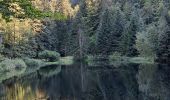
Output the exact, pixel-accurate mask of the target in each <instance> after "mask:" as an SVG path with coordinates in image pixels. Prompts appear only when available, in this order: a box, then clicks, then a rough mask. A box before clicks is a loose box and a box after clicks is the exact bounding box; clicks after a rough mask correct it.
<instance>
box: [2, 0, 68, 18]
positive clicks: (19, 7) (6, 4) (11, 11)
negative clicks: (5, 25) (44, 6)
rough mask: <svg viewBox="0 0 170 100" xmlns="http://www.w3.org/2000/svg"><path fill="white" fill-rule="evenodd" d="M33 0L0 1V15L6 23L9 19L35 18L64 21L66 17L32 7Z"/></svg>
mask: <svg viewBox="0 0 170 100" xmlns="http://www.w3.org/2000/svg"><path fill="white" fill-rule="evenodd" d="M31 1H33V0H0V13H1V14H2V17H3V18H4V19H5V20H6V21H10V18H11V17H16V18H21V19H24V18H32V19H34V18H36V19H41V18H45V17H49V18H52V19H54V20H66V19H67V17H66V16H64V15H63V14H61V13H59V12H55V13H53V12H51V11H48V12H43V11H41V10H39V9H37V8H35V7H34V6H33V5H32V2H31Z"/></svg>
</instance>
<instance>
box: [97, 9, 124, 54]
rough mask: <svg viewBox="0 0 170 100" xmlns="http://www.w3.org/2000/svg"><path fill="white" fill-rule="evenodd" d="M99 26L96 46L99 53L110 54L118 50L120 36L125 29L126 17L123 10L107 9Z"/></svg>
mask: <svg viewBox="0 0 170 100" xmlns="http://www.w3.org/2000/svg"><path fill="white" fill-rule="evenodd" d="M100 23H101V24H100V26H99V27H98V32H97V33H96V34H97V35H96V36H97V38H96V39H97V44H96V47H97V49H98V52H99V53H102V54H106V55H108V54H110V53H112V52H115V51H118V47H119V42H120V37H121V35H122V33H123V31H124V24H125V19H124V16H123V14H122V12H121V10H120V9H119V8H117V7H115V8H114V9H105V11H104V12H103V14H102V19H101V22H100Z"/></svg>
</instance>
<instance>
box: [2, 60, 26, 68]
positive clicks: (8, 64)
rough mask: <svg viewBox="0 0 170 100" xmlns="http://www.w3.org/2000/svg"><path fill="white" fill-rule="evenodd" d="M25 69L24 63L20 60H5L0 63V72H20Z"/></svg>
mask: <svg viewBox="0 0 170 100" xmlns="http://www.w3.org/2000/svg"><path fill="white" fill-rule="evenodd" d="M26 67H27V66H26V64H25V62H24V61H23V60H21V59H12V60H11V59H5V60H4V61H2V62H1V63H0V70H1V71H10V70H14V69H15V70H20V69H22V68H26Z"/></svg>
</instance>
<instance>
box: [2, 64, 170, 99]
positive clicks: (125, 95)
mask: <svg viewBox="0 0 170 100" xmlns="http://www.w3.org/2000/svg"><path fill="white" fill-rule="evenodd" d="M0 100H170V67H168V65H158V64H119V65H106V64H98V65H94V66H93V65H89V66H88V65H87V64H84V63H80V62H79V63H75V64H73V65H69V66H49V67H44V68H41V69H40V70H38V71H36V72H32V73H30V74H28V75H24V76H21V77H13V78H11V79H8V80H5V81H3V82H2V83H0Z"/></svg>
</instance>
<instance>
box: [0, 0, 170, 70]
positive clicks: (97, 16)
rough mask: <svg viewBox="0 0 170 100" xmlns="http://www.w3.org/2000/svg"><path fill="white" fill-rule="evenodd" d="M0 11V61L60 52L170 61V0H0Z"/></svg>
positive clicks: (53, 57)
mask: <svg viewBox="0 0 170 100" xmlns="http://www.w3.org/2000/svg"><path fill="white" fill-rule="evenodd" d="M0 14H1V15H0V46H1V47H0V61H1V66H4V65H5V66H8V67H9V66H10V65H8V64H6V62H9V61H10V62H11V63H15V64H14V65H16V63H17V64H20V63H21V65H24V62H23V61H25V62H27V60H28V59H29V60H30V61H37V60H43V61H46V62H47V61H48V62H55V61H58V59H60V57H73V58H74V59H88V58H89V59H88V60H92V59H96V58H102V59H107V58H108V57H109V59H110V58H111V60H114V59H117V58H121V59H123V58H128V59H129V58H132V59H133V58H136V59H139V60H140V59H143V60H151V61H154V62H158V63H169V62H170V59H169V58H170V42H169V41H170V1H169V0H134V1H133V0H43V1H42V0H1V1H0ZM3 68H4V67H2V68H1V69H3Z"/></svg>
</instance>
